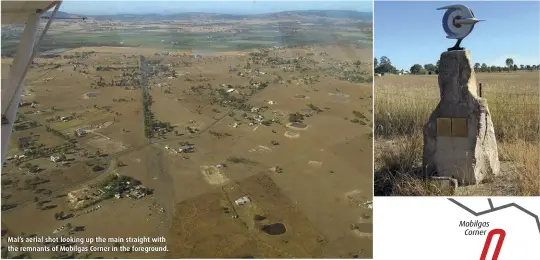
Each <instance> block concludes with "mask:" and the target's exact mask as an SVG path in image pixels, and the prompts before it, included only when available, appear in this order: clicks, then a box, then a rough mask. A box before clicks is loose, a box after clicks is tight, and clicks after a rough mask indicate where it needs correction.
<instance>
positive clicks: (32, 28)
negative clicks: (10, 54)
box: [1, 1, 61, 163]
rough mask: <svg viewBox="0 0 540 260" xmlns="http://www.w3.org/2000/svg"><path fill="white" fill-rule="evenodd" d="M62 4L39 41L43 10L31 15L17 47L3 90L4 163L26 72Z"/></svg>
mask: <svg viewBox="0 0 540 260" xmlns="http://www.w3.org/2000/svg"><path fill="white" fill-rule="evenodd" d="M60 4H61V1H58V2H57V3H56V7H55V9H54V11H53V12H52V14H51V19H49V21H47V25H46V26H45V28H44V29H43V32H42V33H41V36H40V37H39V40H37V41H36V36H37V31H38V27H39V21H40V17H41V15H42V10H36V12H35V13H33V14H31V15H29V16H28V18H27V20H26V25H25V27H24V31H23V34H22V36H21V40H20V42H19V45H18V46H17V51H16V53H15V57H14V59H13V62H12V64H11V68H10V70H9V75H8V78H7V84H6V85H7V86H5V87H4V88H2V133H1V134H2V143H1V145H2V154H1V156H2V158H1V160H2V163H3V162H4V159H5V158H6V154H7V148H8V144H9V141H10V137H11V131H13V124H14V123H15V119H16V117H17V109H18V108H19V103H20V101H21V95H22V93H23V85H24V84H23V83H24V79H25V77H26V72H27V71H28V68H29V67H30V64H32V60H33V59H34V56H35V54H36V53H37V52H38V50H39V43H40V42H41V40H43V38H44V36H45V33H47V30H48V29H49V27H50V26H51V22H52V21H53V19H54V16H55V15H56V12H57V11H58V9H60Z"/></svg>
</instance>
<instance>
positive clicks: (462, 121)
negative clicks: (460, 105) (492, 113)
mask: <svg viewBox="0 0 540 260" xmlns="http://www.w3.org/2000/svg"><path fill="white" fill-rule="evenodd" d="M452 136H454V137H467V136H468V134H467V118H452Z"/></svg>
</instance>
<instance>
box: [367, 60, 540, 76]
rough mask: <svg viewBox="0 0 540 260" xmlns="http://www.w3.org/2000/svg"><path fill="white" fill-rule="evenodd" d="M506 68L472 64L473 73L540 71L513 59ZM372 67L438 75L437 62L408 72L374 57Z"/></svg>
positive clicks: (381, 70) (413, 66)
mask: <svg viewBox="0 0 540 260" xmlns="http://www.w3.org/2000/svg"><path fill="white" fill-rule="evenodd" d="M505 64H506V66H505V67H503V66H494V65H491V66H490V65H487V64H486V63H482V64H480V63H478V62H477V63H475V64H474V71H475V72H510V71H535V70H539V69H540V64H538V65H524V64H521V65H517V64H515V63H514V59H512V58H507V59H506V61H505ZM373 67H374V70H375V73H377V74H386V73H391V74H398V73H410V74H415V75H425V74H429V75H431V74H438V73H439V61H437V63H435V64H432V63H429V64H425V65H423V66H422V65H420V64H414V65H412V66H411V68H410V69H409V70H408V71H405V70H403V69H402V70H398V69H397V68H396V67H394V65H392V62H391V61H390V59H389V58H388V57H386V56H382V57H381V58H380V59H377V58H376V57H375V58H374V59H373Z"/></svg>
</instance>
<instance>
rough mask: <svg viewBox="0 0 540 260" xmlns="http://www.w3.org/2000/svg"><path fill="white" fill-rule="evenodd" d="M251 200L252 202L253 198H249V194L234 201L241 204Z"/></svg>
mask: <svg viewBox="0 0 540 260" xmlns="http://www.w3.org/2000/svg"><path fill="white" fill-rule="evenodd" d="M249 202H251V200H250V199H249V198H248V196H244V197H241V198H239V199H237V200H235V201H234V203H235V204H236V205H237V206H241V205H244V204H246V203H249Z"/></svg>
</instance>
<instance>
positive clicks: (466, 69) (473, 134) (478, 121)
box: [423, 50, 500, 185]
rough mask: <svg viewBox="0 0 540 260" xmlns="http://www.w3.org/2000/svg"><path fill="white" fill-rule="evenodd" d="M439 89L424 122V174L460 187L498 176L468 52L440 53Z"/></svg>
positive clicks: (489, 130) (492, 135) (488, 125)
mask: <svg viewBox="0 0 540 260" xmlns="http://www.w3.org/2000/svg"><path fill="white" fill-rule="evenodd" d="M439 88H440V95H441V97H440V98H441V101H440V102H439V104H438V105H437V108H435V111H433V113H432V114H431V116H430V117H429V121H428V122H427V124H426V125H425V126H424V155H423V168H424V171H425V173H426V174H427V175H428V176H439V177H451V178H455V179H457V180H458V182H459V184H460V185H471V184H478V183H481V182H482V181H484V180H485V179H486V178H487V177H489V176H492V175H498V174H499V172H500V171H499V168H500V165H499V158H498V151H497V141H496V139H495V130H494V128H493V122H492V121H491V115H490V113H489V109H488V106H487V102H486V100H485V99H483V98H481V97H479V96H478V95H477V89H476V77H475V74H474V69H473V66H472V62H471V57H470V53H469V51H467V50H461V51H448V52H444V53H442V54H441V58H440V63H439Z"/></svg>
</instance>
